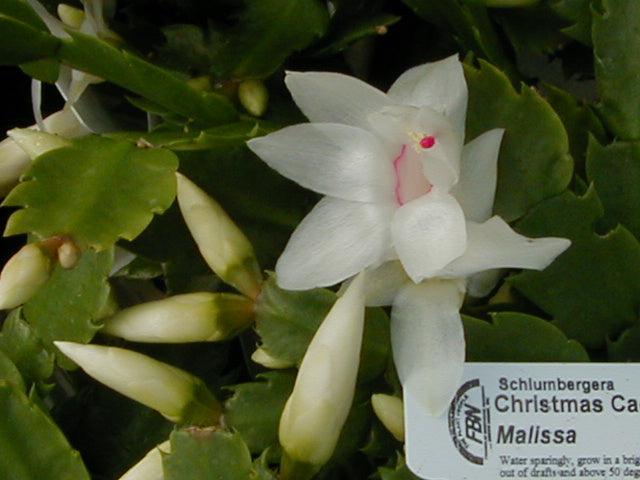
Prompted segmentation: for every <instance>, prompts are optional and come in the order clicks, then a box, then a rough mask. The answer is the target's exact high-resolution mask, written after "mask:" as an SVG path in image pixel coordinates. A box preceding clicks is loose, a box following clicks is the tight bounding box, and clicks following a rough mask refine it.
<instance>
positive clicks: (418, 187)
mask: <svg viewBox="0 0 640 480" xmlns="http://www.w3.org/2000/svg"><path fill="white" fill-rule="evenodd" d="M418 143H419V145H420V146H421V147H422V148H423V149H429V148H431V147H433V146H434V145H435V144H436V139H435V137H432V136H425V137H423V138H422V139H421V140H420V142H418ZM393 168H394V170H395V172H396V189H395V192H396V200H397V202H398V205H401V206H402V205H404V204H405V203H407V202H410V201H411V200H415V199H416V198H418V197H421V196H423V195H426V194H427V193H429V192H430V191H431V188H432V187H433V185H431V183H429V181H428V180H427V178H426V177H425V175H424V171H423V168H422V162H420V156H419V154H418V153H417V152H415V151H414V150H413V149H408V148H407V145H402V150H401V151H400V155H398V157H397V158H396V159H395V160H394V161H393Z"/></svg>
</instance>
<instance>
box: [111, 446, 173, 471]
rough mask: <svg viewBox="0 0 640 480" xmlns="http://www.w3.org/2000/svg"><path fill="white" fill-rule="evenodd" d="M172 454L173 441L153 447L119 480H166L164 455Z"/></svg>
mask: <svg viewBox="0 0 640 480" xmlns="http://www.w3.org/2000/svg"><path fill="white" fill-rule="evenodd" d="M167 453H171V441H169V440H167V441H166V442H163V443H161V444H160V445H158V446H157V447H153V449H151V450H150V451H149V453H147V454H146V455H145V456H144V457H142V459H141V460H140V461H139V462H138V463H136V464H135V465H134V466H133V467H131V468H130V469H129V470H127V471H126V473H125V474H124V475H123V476H121V477H120V478H119V480H164V467H163V465H162V454H167Z"/></svg>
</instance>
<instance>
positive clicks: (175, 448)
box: [163, 427, 252, 480]
mask: <svg viewBox="0 0 640 480" xmlns="http://www.w3.org/2000/svg"><path fill="white" fill-rule="evenodd" d="M163 464H164V472H165V476H164V478H165V480H195V479H205V478H211V479H224V480H248V479H249V475H250V474H251V469H252V465H251V455H250V454H249V449H248V448H247V446H246V445H245V443H244V442H243V441H242V437H241V436H240V434H238V433H230V432H225V431H223V430H217V429H215V428H196V427H188V428H183V429H180V430H176V431H174V432H173V433H172V434H171V453H170V454H169V455H167V456H165V457H164V458H163Z"/></svg>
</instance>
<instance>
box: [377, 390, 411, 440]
mask: <svg viewBox="0 0 640 480" xmlns="http://www.w3.org/2000/svg"><path fill="white" fill-rule="evenodd" d="M371 406H372V407H373V411H374V412H375V414H376V416H377V417H378V419H380V421H381V422H382V424H383V425H384V426H385V428H386V429H387V430H389V432H391V435H393V436H394V437H395V438H396V440H399V441H401V442H403V441H404V417H403V415H404V409H403V406H402V400H401V399H400V398H398V397H395V396H393V395H385V394H384V393H376V394H375V395H372V396H371Z"/></svg>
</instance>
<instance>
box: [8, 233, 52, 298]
mask: <svg viewBox="0 0 640 480" xmlns="http://www.w3.org/2000/svg"><path fill="white" fill-rule="evenodd" d="M54 265H55V264H54V262H53V260H52V256H51V251H50V250H49V248H48V246H47V245H46V244H43V243H41V242H34V243H28V244H27V245H25V246H24V247H22V248H21V249H20V250H18V252H17V253H16V254H15V255H13V256H12V257H11V258H10V259H9V261H8V262H7V263H6V264H5V266H4V268H3V269H2V272H0V310H5V309H10V308H15V307H17V306H19V305H22V304H23V303H24V302H26V301H27V300H29V299H30V298H31V297H32V296H33V295H34V294H35V293H36V292H37V291H38V289H39V288H40V287H41V286H42V285H43V284H44V283H45V282H46V281H47V280H48V279H49V277H50V275H51V271H52V269H53V267H54Z"/></svg>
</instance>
